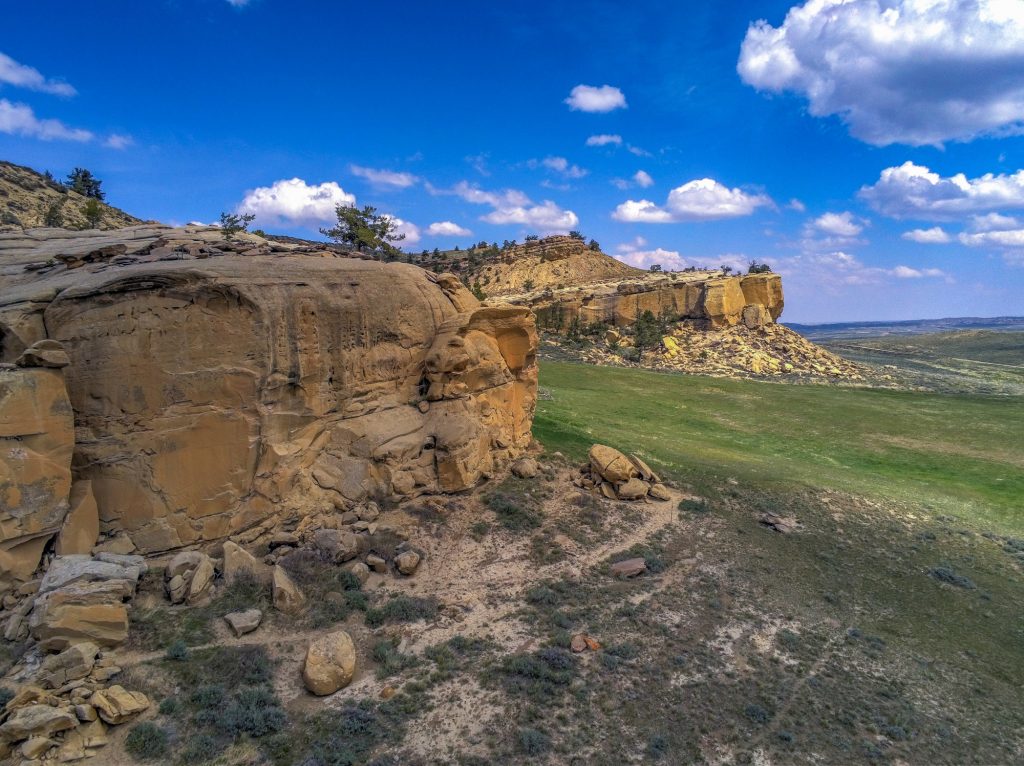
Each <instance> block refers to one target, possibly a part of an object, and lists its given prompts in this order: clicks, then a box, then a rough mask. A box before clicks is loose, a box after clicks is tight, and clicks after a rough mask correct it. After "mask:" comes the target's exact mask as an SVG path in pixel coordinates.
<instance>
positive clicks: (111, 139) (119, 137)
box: [103, 133, 135, 149]
mask: <svg viewBox="0 0 1024 766" xmlns="http://www.w3.org/2000/svg"><path fill="white" fill-rule="evenodd" d="M134 143H135V139H133V138H132V137H131V136H126V135H124V134H122V133H112V134H111V135H110V136H108V137H107V140H106V141H104V142H103V145H104V146H106V147H108V148H109V149H127V148H128V147H129V146H131V145H132V144H134Z"/></svg>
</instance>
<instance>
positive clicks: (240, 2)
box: [228, 0, 251, 8]
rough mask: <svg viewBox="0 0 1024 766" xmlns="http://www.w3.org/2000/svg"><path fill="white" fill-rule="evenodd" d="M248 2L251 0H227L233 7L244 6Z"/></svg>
mask: <svg viewBox="0 0 1024 766" xmlns="http://www.w3.org/2000/svg"><path fill="white" fill-rule="evenodd" d="M250 2H251V0H228V5H230V6H231V7H233V8H244V7H245V6H247V5H248V4H249V3H250Z"/></svg>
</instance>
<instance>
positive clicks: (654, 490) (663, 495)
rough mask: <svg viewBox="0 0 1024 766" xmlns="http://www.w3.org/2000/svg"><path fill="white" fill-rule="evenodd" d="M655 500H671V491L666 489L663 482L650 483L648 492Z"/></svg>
mask: <svg viewBox="0 0 1024 766" xmlns="http://www.w3.org/2000/svg"><path fill="white" fill-rule="evenodd" d="M648 494H649V495H650V496H651V497H652V498H654V499H655V500H671V499H672V493H671V492H669V491H668V487H666V486H665V485H664V484H652V485H651V490H650V492H649V493H648Z"/></svg>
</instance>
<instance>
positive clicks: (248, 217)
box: [220, 213, 256, 239]
mask: <svg viewBox="0 0 1024 766" xmlns="http://www.w3.org/2000/svg"><path fill="white" fill-rule="evenodd" d="M255 220H256V214H255V213H242V214H238V213H221V214H220V233H221V236H222V237H224V239H231V238H232V237H233V236H235V235H236V234H240V233H241V232H243V231H248V230H249V224H250V223H252V222H253V221H255Z"/></svg>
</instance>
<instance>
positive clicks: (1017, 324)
mask: <svg viewBox="0 0 1024 766" xmlns="http://www.w3.org/2000/svg"><path fill="white" fill-rule="evenodd" d="M785 325H786V326H787V327H789V328H790V329H791V330H796V331H797V332H798V333H800V334H801V335H803V336H804V337H805V338H808V339H810V340H813V341H819V342H820V341H825V340H838V339H840V338H865V337H872V338H877V337H879V336H884V335H923V334H925V333H936V332H955V331H957V330H995V331H1007V332H1009V331H1017V332H1021V331H1024V317H946V318H944V319H909V320H905V321H902V322H834V323H829V324H795V323H792V322H786V323H785Z"/></svg>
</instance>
